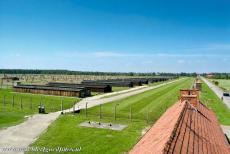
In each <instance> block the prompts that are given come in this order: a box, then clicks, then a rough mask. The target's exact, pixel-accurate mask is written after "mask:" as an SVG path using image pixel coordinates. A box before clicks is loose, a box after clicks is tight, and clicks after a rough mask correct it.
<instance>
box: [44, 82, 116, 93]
mask: <svg viewBox="0 0 230 154" xmlns="http://www.w3.org/2000/svg"><path fill="white" fill-rule="evenodd" d="M47 85H49V86H53V87H69V88H78V87H85V88H86V89H88V90H89V91H91V92H101V93H107V92H112V87H111V86H110V85H96V84H95V85H87V84H74V83H61V82H49V83H48V84H47Z"/></svg>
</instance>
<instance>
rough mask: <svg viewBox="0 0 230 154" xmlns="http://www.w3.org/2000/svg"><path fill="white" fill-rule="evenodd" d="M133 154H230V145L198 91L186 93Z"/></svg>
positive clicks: (185, 91) (184, 92)
mask: <svg viewBox="0 0 230 154" xmlns="http://www.w3.org/2000/svg"><path fill="white" fill-rule="evenodd" d="M180 95H181V96H180V97H181V98H180V101H178V102H177V103H176V104H174V105H173V106H172V107H171V108H169V109H168V110H167V111H166V112H165V113H164V114H163V115H162V117H161V118H160V119H159V120H158V121H157V122H156V123H155V124H154V125H153V126H152V128H150V130H149V131H148V132H147V133H146V134H145V135H144V136H143V137H142V138H141V140H140V141H139V142H138V143H137V144H136V145H135V146H134V147H133V149H132V150H131V151H130V152H129V153H130V154H180V153H181V154H188V153H194V154H198V153H202V154H229V153H230V146H229V144H228V141H227V139H226V137H225V135H224V133H223V131H222V129H221V127H220V125H219V123H218V120H217V118H216V116H215V113H214V112H213V111H212V110H210V109H208V108H207V107H206V106H205V105H204V104H203V103H202V102H201V101H200V100H199V91H198V90H182V91H181V92H180Z"/></svg>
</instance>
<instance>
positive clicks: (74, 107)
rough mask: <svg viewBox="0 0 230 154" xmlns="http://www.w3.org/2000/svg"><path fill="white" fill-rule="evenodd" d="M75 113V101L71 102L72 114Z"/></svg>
mask: <svg viewBox="0 0 230 154" xmlns="http://www.w3.org/2000/svg"><path fill="white" fill-rule="evenodd" d="M74 113H75V102H73V114H74Z"/></svg>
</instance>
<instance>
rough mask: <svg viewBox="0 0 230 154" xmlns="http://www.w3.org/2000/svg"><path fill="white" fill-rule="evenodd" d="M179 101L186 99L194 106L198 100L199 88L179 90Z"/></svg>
mask: <svg viewBox="0 0 230 154" xmlns="http://www.w3.org/2000/svg"><path fill="white" fill-rule="evenodd" d="M180 101H181V102H183V101H188V102H189V103H190V104H192V105H193V106H194V107H197V104H198V102H199V90H198V89H192V90H180Z"/></svg>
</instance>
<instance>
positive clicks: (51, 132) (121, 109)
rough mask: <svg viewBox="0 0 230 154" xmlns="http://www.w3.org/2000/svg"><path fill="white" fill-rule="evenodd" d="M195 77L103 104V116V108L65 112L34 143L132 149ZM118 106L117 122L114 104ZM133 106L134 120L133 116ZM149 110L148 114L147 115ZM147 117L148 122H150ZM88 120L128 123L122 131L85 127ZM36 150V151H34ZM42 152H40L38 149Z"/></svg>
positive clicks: (101, 150)
mask: <svg viewBox="0 0 230 154" xmlns="http://www.w3.org/2000/svg"><path fill="white" fill-rule="evenodd" d="M192 82H193V80H192V79H191V78H188V79H184V80H181V81H178V82H176V83H172V84H170V85H166V86H163V87H161V88H157V89H154V90H150V91H147V92H144V93H141V94H138V95H136V96H131V97H128V98H126V99H123V100H120V101H115V102H112V103H109V104H105V105H102V119H99V107H93V108H91V109H88V112H87V113H88V117H87V118H86V117H85V111H84V110H83V111H81V113H80V114H78V115H75V116H73V115H64V116H61V117H60V118H59V119H57V120H56V121H55V122H54V123H53V124H52V125H51V126H50V127H49V128H48V130H47V132H46V133H44V134H42V135H41V136H40V138H39V139H38V140H37V141H36V142H35V143H33V144H32V145H30V146H37V147H52V148H55V147H72V148H77V147H81V148H82V152H80V153H88V154H91V153H108V154H113V153H114V154H117V153H121V154H122V153H124V152H127V151H129V150H130V149H131V148H132V147H133V146H134V145H135V144H136V143H137V141H138V140H139V138H140V137H141V132H142V130H143V129H144V128H146V127H147V126H149V125H150V124H152V123H154V122H155V121H156V120H157V119H158V118H159V117H160V116H161V115H162V114H163V113H164V112H165V110H166V109H167V108H168V107H170V106H171V105H173V104H174V103H175V102H176V101H177V100H178V95H179V89H184V88H190V87H191V85H192ZM116 104H119V105H118V106H117V120H116V121H115V119H114V117H113V114H114V112H113V111H114V106H115V105H116ZM130 106H131V107H132V113H133V115H132V122H131V121H130V119H129V114H130ZM146 113H148V116H147V114H146ZM147 117H149V118H148V123H147ZM86 120H90V121H102V122H113V123H122V124H127V125H128V127H127V128H126V129H124V130H122V131H112V130H106V129H96V128H85V127H79V126H78V125H79V124H80V123H81V122H83V121H86ZM31 153H34V152H31ZM38 153H39V152H38Z"/></svg>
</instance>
